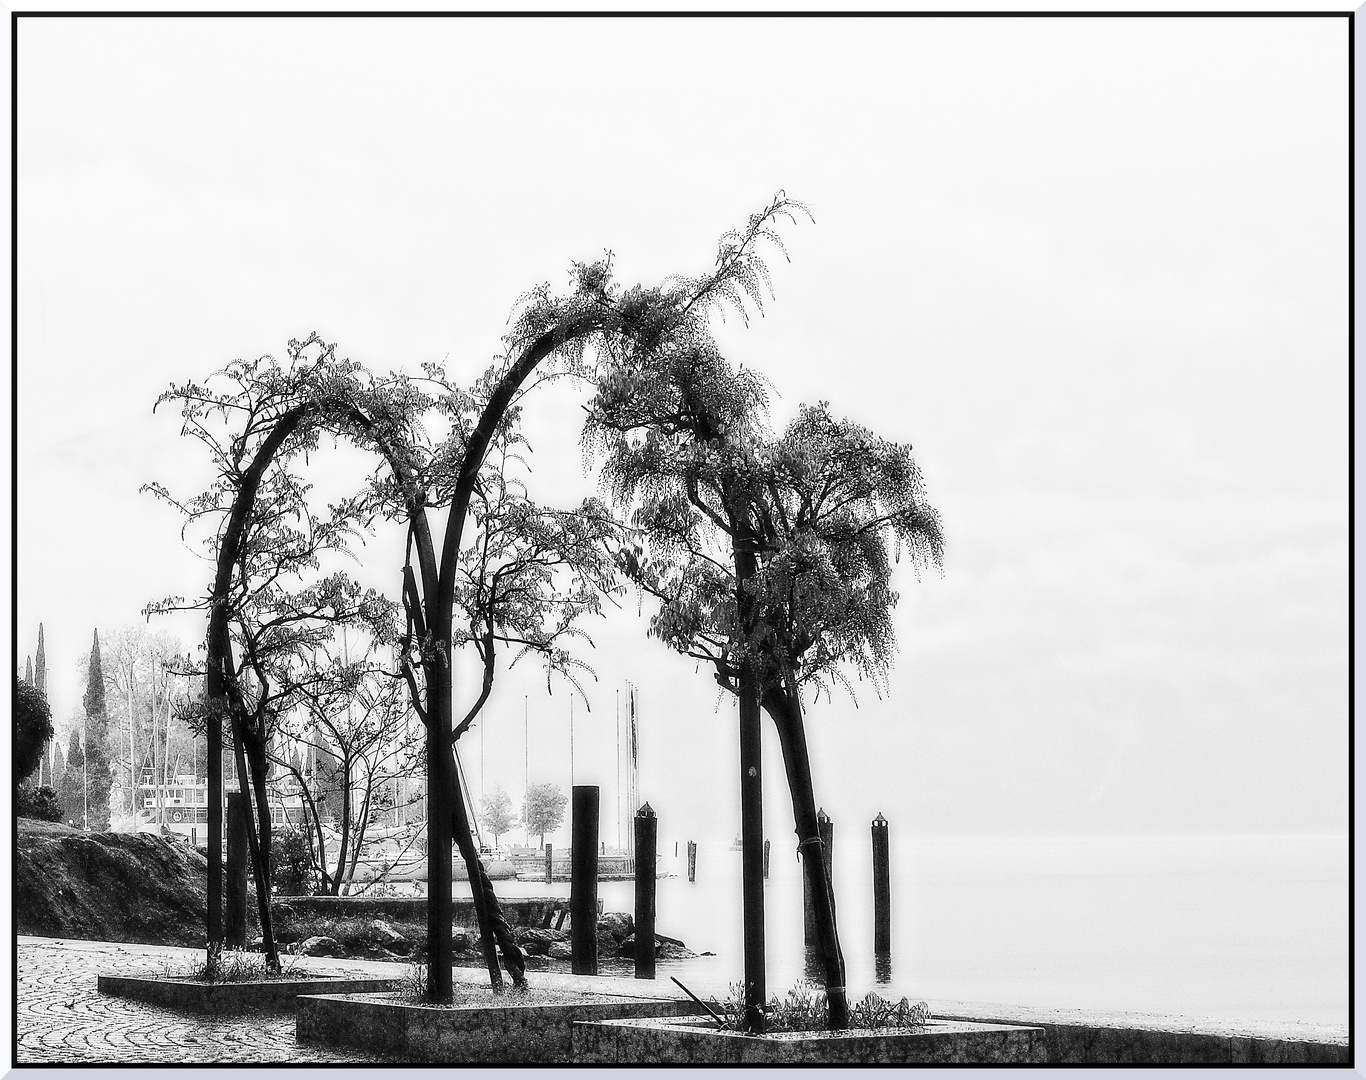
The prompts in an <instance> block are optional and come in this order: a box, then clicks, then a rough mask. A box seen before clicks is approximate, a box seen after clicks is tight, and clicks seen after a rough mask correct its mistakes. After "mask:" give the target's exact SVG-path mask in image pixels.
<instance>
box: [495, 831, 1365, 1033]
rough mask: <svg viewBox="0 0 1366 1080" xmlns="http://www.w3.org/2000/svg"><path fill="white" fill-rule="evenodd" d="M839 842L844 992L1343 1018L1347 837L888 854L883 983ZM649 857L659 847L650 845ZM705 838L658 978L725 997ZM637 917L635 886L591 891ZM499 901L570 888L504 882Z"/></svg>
mask: <svg viewBox="0 0 1366 1080" xmlns="http://www.w3.org/2000/svg"><path fill="white" fill-rule="evenodd" d="M839 839H840V838H839V837H837V840H836V852H835V889H836V904H837V907H838V917H839V930H840V941H841V944H842V946H843V949H844V954H845V962H846V965H847V968H848V985H849V989H850V993H851V996H855V997H857V996H861V995H862V994H863V993H865V992H866V991H868V990H872V989H876V990H878V992H879V993H882V994H883V995H884V996H888V997H893V998H896V997H900V996H901V995H903V994H905V995H909V996H911V997H913V998H914V997H917V996H918V997H925V998H941V999H951V1000H962V1001H983V1002H1000V1003H1006V1004H1013V1005H1041V1006H1059V1007H1071V1008H1086V1009H1121V1010H1130V1011H1139V1012H1157V1013H1183V1014H1193V1015H1202V1016H1212V1017H1228V1018H1241V1019H1262V1020H1306V1021H1313V1022H1321V1023H1340V1024H1345V1023H1347V1019H1348V1015H1347V1014H1348V1003H1347V989H1348V982H1347V977H1348V967H1347V961H1348V939H1347V931H1348V921H1347V920H1348V905H1347V881H1348V874H1347V856H1348V845H1347V839H1346V838H1345V837H1341V838H1336V837H1328V838H1321V837H1314V838H1291V837H1275V838H1266V837H1232V838H1230V837H1219V838H1205V837H1197V838H1179V839H1172V838H1115V839H1096V838H1088V839H1081V840H1078V839H1054V840H1033V839H1031V840H989V841H987V840H939V841H916V842H908V843H902V844H897V843H895V842H893V845H892V972H891V981H890V982H889V983H887V984H879V983H878V982H877V981H876V971H875V964H874V957H873V955H872V942H873V912H872V884H871V869H870V867H871V857H872V856H871V841H870V840H868V839H867V838H864V840H863V843H862V846H861V848H859V847H856V845H855V844H854V843H853V842H846V843H845V844H844V845H843V846H842V847H841V846H840V844H839ZM660 846H661V849H664V848H665V847H666V845H665V844H663V843H661V845H660ZM727 848H728V845H727V844H726V843H725V842H724V841H720V842H713V843H707V842H699V849H698V871H697V881H696V882H695V883H690V882H688V881H687V868H686V865H685V864H684V861H683V859H681V858H680V859H677V860H675V858H674V856H673V845H672V843H671V842H670V843H669V844H668V845H667V851H668V854H667V855H666V857H665V858H664V859H663V860H662V863H661V865H662V867H663V869H665V870H668V871H670V872H673V873H676V874H677V875H678V876H676V877H673V878H666V879H663V880H661V881H660V882H659V895H658V921H657V926H658V930H659V932H660V933H662V934H668V935H670V936H672V937H677V938H681V939H682V940H684V941H685V942H687V944H688V946H689V947H690V948H692V949H693V950H695V951H697V952H702V951H709V952H714V953H716V955H715V956H712V957H699V958H697V959H695V960H689V961H685V962H682V963H679V964H670V965H665V966H662V967H661V968H660V977H661V978H668V977H669V976H670V975H677V976H678V977H679V978H680V979H682V980H683V982H685V983H686V984H687V985H688V986H689V987H690V988H691V989H693V990H695V991H698V992H703V991H706V992H707V993H721V992H724V991H725V989H726V986H727V984H728V983H730V982H732V981H739V979H740V977H741V972H742V960H741V931H740V918H741V907H740V855H739V853H738V852H734V851H729V850H727ZM598 889H599V896H600V897H601V898H602V900H603V905H604V909H605V910H608V911H631V910H633V908H634V903H635V901H634V891H633V890H634V885H633V883H631V882H629V881H627V882H603V883H601V884H600V885H599V886H598ZM498 891H499V894H500V895H503V896H544V895H547V894H558V895H566V896H567V895H568V892H569V886H568V885H567V884H564V885H549V886H548V885H544V884H539V883H531V882H500V883H499V884H498ZM765 908H766V935H767V947H768V987H769V993H770V994H774V993H778V992H781V991H782V990H784V989H786V988H787V987H789V986H790V985H791V984H792V983H793V982H794V981H795V980H796V979H798V978H800V977H801V975H802V969H803V962H804V960H803V949H802V927H801V879H800V871H799V867H798V865H797V863H796V861H795V858H793V857H792V856H791V853H790V852H789V853H787V855H786V856H784V855H783V854H782V853H780V852H779V850H778V844H777V842H776V841H775V843H774V847H773V852H772V862H771V865H770V879H769V881H768V885H767V889H766V893H765Z"/></svg>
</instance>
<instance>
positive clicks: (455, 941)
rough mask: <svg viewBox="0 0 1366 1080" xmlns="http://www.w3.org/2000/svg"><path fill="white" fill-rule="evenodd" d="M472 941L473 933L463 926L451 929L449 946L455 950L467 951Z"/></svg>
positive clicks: (473, 939)
mask: <svg viewBox="0 0 1366 1080" xmlns="http://www.w3.org/2000/svg"><path fill="white" fill-rule="evenodd" d="M474 941H475V937H474V935H473V934H471V933H470V932H469V931H468V930H466V929H465V928H464V927H463V926H457V927H456V928H455V929H454V930H452V931H451V948H452V949H454V950H455V951H456V952H468V951H469V949H470V947H471V946H472V945H473V944H474Z"/></svg>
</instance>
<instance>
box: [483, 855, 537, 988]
mask: <svg viewBox="0 0 1366 1080" xmlns="http://www.w3.org/2000/svg"><path fill="white" fill-rule="evenodd" d="M477 865H478V867H479V890H480V892H482V893H483V895H484V902H485V904H486V905H487V907H488V913H489V923H490V925H491V927H492V929H493V939H494V941H496V942H497V943H498V951H499V952H501V953H502V954H503V966H504V967H506V968H507V969H508V974H509V975H511V976H512V985H513V986H525V985H526V957H524V956H523V955H522V950H521V947H520V946H518V944H517V939H516V938H514V937H513V936H512V927H511V926H509V925H508V921H507V917H506V916H505V915H504V914H503V907H502V905H501V904H499V903H498V897H497V895H496V894H495V893H494V891H493V882H492V881H490V880H489V875H488V872H487V871H486V870H485V869H484V862H483V860H482V859H480V860H479V861H478V863H477Z"/></svg>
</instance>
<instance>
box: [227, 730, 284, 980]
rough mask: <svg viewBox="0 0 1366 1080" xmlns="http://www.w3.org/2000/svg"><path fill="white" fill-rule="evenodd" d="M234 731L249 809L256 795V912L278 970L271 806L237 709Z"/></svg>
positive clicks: (252, 835)
mask: <svg viewBox="0 0 1366 1080" xmlns="http://www.w3.org/2000/svg"><path fill="white" fill-rule="evenodd" d="M232 734H233V740H232V742H233V752H234V756H235V758H236V761H237V783H238V787H239V788H240V790H241V792H242V797H243V799H245V800H246V805H247V807H248V810H250V808H251V806H252V802H253V792H254V794H255V803H256V819H257V823H256V826H255V828H248V829H247V848H248V850H249V851H250V852H251V869H252V878H253V879H254V880H255V882H256V911H257V915H258V917H259V918H260V922H261V941H262V948H263V949H264V950H265V954H266V966H267V967H268V968H269V969H270V970H271V971H279V970H280V954H279V951H278V950H277V949H276V946H275V934H274V932H273V929H272V926H271V919H270V873H269V871H268V870H266V869H265V860H266V858H268V857H269V854H270V805H269V803H268V802H267V801H266V792H265V777H264V773H261V774H259V775H255V776H253V774H252V772H251V766H252V763H251V762H249V760H248V757H247V748H246V743H247V742H248V737H247V732H246V725H245V724H244V722H243V720H242V715H241V713H240V712H239V711H238V710H237V709H236V708H234V709H233V712H232ZM253 756H254V755H253ZM248 820H249V821H250V816H249V817H248ZM258 830H259V831H258Z"/></svg>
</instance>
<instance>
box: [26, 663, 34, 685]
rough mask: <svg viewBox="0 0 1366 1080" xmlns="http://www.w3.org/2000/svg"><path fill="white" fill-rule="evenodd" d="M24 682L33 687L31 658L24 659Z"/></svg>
mask: <svg viewBox="0 0 1366 1080" xmlns="http://www.w3.org/2000/svg"><path fill="white" fill-rule="evenodd" d="M24 682H26V683H28V685H29V686H32V685H33V657H31V656H26V657H24Z"/></svg>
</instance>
